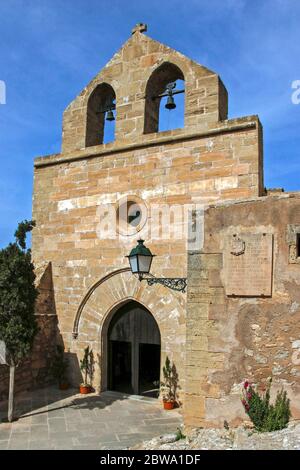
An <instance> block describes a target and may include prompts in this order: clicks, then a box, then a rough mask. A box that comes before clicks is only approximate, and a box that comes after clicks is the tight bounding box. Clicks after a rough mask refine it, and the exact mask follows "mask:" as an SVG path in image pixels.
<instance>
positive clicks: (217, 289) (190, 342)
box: [185, 193, 300, 426]
mask: <svg viewBox="0 0 300 470" xmlns="http://www.w3.org/2000/svg"><path fill="white" fill-rule="evenodd" d="M299 222H300V195H299V194H297V193H296V194H284V193H282V194H281V195H277V196H275V195H274V196H268V197H263V198H259V199H256V200H252V201H244V202H243V201H239V202H236V203H227V204H226V203H220V204H219V205H216V206H212V207H209V208H208V209H207V210H206V213H205V219H204V223H205V244H204V248H203V250H202V251H201V252H191V253H189V256H188V258H189V262H188V286H189V287H188V299H187V302H188V303H187V362H186V371H187V374H186V392H187V393H186V397H185V406H186V408H185V416H186V423H187V424H188V425H206V426H215V425H217V426H222V425H223V422H224V420H225V419H226V420H227V421H228V422H229V423H230V424H231V425H237V424H239V423H240V422H241V421H242V420H244V419H245V418H246V415H245V414H244V411H243V408H242V405H241V403H240V392H241V384H242V382H243V380H244V379H248V380H250V381H251V382H253V383H257V384H258V385H259V387H262V388H263V387H264V386H265V385H266V381H267V378H268V377H270V376H272V377H273V391H274V392H275V391H276V390H277V389H278V388H279V387H281V386H283V387H284V388H285V389H286V390H287V392H288V396H289V398H290V399H291V409H292V416H293V417H294V418H298V419H299V417H300V406H299V403H300V359H299V358H300V326H299V325H300V296H299V292H300V289H299V286H300V269H299V263H298V262H297V259H296V261H295V259H291V258H290V251H291V247H292V246H293V244H295V243H296V242H295V240H296V232H297V230H298V232H297V233H299V232H300V225H299ZM253 235H255V238H254V240H255V244H256V246H254V248H253V247H251V238H253ZM292 235H293V236H292ZM266 236H268V237H269V240H270V241H269V242H268V243H270V249H271V252H272V256H271V259H270V257H269V253H268V250H266V249H265V248H262V249H261V250H260V249H259V246H258V245H260V244H261V246H264V244H265V241H264V240H265V238H266ZM228 240H229V241H230V240H234V241H232V242H231V245H229V246H228V243H227V242H228ZM262 240H263V241H262ZM243 243H245V245H243ZM252 249H254V252H253V253H255V255H254V254H252V252H251V250H252ZM238 250H241V251H240V252H239V251H238ZM243 250H244V252H243ZM247 250H248V254H247ZM249 250H250V252H249ZM231 251H232V253H231ZM249 253H250V257H249ZM298 256H299V252H298ZM228 257H229V258H228ZM230 257H231V258H233V262H234V263H235V264H233V265H232V266H236V269H238V270H239V271H238V277H237V276H236V272H235V270H234V269H232V270H230V269H228V259H230ZM243 257H244V259H245V260H247V259H248V261H247V262H246V264H245V265H244V266H243V261H242V259H243ZM246 257H248V258H246ZM238 259H239V260H238ZM298 259H299V258H298ZM238 263H240V266H238ZM230 266H231V265H230ZM269 268H271V269H269ZM255 273H256V277H257V279H258V280H259V282H254V281H253V275H255ZM232 279H234V281H235V284H236V285H235V286H234V284H233V283H232ZM249 283H251V284H250V286H251V287H252V289H253V287H254V288H255V289H256V292H254V291H253V290H252V292H251V293H250V294H249V290H248V288H249V285H248V284H249ZM264 285H266V286H267V287H268V286H269V285H270V286H271V290H270V291H265V293H264V294H263V292H264ZM228 289H230V290H229V291H228Z"/></svg>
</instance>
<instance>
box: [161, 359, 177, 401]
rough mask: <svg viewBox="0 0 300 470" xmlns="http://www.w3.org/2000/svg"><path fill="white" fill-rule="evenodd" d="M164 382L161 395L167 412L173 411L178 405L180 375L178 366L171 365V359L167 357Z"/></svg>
mask: <svg viewBox="0 0 300 470" xmlns="http://www.w3.org/2000/svg"><path fill="white" fill-rule="evenodd" d="M163 376H164V380H163V382H161V384H160V385H161V387H160V390H161V394H162V398H163V404H164V409H165V410H172V409H173V408H174V406H175V404H176V398H177V388H178V374H177V370H176V366H175V364H174V363H173V364H172V365H171V362H170V359H169V358H168V356H167V357H166V362H165V365H164V367H163Z"/></svg>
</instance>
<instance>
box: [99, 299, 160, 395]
mask: <svg viewBox="0 0 300 470" xmlns="http://www.w3.org/2000/svg"><path fill="white" fill-rule="evenodd" d="M114 310H115V312H114V314H113V316H112V317H111V318H108V321H109V325H108V328H104V329H103V335H105V336H106V338H103V340H104V341H103V342H105V343H106V354H105V356H106V362H107V387H108V389H109V390H115V391H119V392H123V393H130V394H132V393H133V394H135V395H143V396H151V397H157V396H158V389H159V381H160V355H161V354H160V353H161V351H160V350H161V341H160V331H159V327H158V325H157V323H156V321H155V318H154V317H153V315H152V314H151V313H150V312H149V310H148V309H146V308H145V307H144V306H143V305H142V304H140V303H139V302H137V301H135V300H129V301H128V302H125V303H122V305H121V306H120V307H119V308H117V309H114ZM105 340H106V341H105Z"/></svg>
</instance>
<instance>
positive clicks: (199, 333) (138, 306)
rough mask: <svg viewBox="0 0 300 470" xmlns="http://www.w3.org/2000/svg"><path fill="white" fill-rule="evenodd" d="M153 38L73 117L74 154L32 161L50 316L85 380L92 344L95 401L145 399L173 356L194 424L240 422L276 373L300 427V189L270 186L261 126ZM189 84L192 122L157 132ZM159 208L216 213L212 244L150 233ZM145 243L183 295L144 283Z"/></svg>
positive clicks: (122, 56)
mask: <svg viewBox="0 0 300 470" xmlns="http://www.w3.org/2000/svg"><path fill="white" fill-rule="evenodd" d="M144 30H145V27H144V26H141V25H140V26H138V27H136V28H135V29H134V30H133V34H132V36H131V37H130V38H129V40H128V41H127V42H126V43H125V44H124V45H123V47H122V48H121V49H120V50H119V51H118V52H117V53H116V54H115V55H114V56H113V58H112V59H111V60H110V62H109V63H108V64H107V65H106V66H105V67H104V68H103V69H102V70H101V71H100V73H99V74H98V75H97V76H96V77H95V78H94V79H93V80H92V81H91V82H90V83H89V84H88V85H87V86H86V88H84V90H83V91H82V92H81V93H80V95H79V96H77V97H76V98H75V99H74V101H72V103H70V105H69V106H68V107H67V109H66V110H65V112H64V116H63V135H62V151H61V153H60V154H56V155H50V156H45V157H39V158H37V159H36V160H35V164H34V167H35V168H34V198H33V218H34V219H35V220H36V224H37V226H36V228H35V229H34V232H33V240H32V250H33V258H34V262H35V265H36V266H37V267H38V270H39V271H40V272H41V275H40V278H41V279H42V281H43V279H44V284H43V283H42V281H41V284H40V291H41V296H40V300H39V302H38V306H37V315H38V316H41V317H44V316H51V315H52V316H53V315H55V318H57V340H58V339H59V341H62V342H63V344H64V347H65V351H66V355H67V357H68V358H69V364H70V366H69V374H70V377H69V380H70V381H71V383H72V384H74V385H78V383H79V382H80V372H79V360H80V358H81V357H82V355H83V350H84V348H85V347H86V346H87V345H89V346H90V347H91V348H92V349H93V352H94V356H95V360H96V364H95V375H94V380H93V385H94V387H95V389H96V390H98V391H102V390H106V389H110V388H113V389H118V387H122V386H124V387H125V388H126V387H127V389H128V393H143V390H144V389H145V387H146V385H147V384H146V385H145V383H144V382H147V380H150V379H151V377H152V375H153V374H154V368H155V367H157V368H158V371H160V370H161V367H162V365H163V363H164V360H165V358H166V356H168V357H169V358H170V359H171V360H172V361H173V362H174V364H175V365H176V368H177V372H178V377H179V385H180V393H179V395H180V401H181V403H182V410H183V414H184V418H185V422H186V424H187V425H188V426H197V425H202V426H203V425H205V426H223V422H224V420H225V419H226V420H227V421H228V422H229V424H231V425H235V424H238V423H240V422H241V421H242V420H243V419H245V414H244V411H243V409H242V406H241V404H240V399H239V393H240V387H241V383H242V382H243V380H244V379H245V378H248V379H249V380H252V381H253V382H257V383H259V384H262V383H264V381H265V380H266V379H267V377H269V376H270V375H272V376H273V378H274V387H275V388H276V387H277V386H282V385H283V386H284V387H285V388H286V389H287V391H288V394H289V396H290V398H291V403H292V412H293V416H295V417H298V418H299V416H300V405H299V389H300V326H299V319H300V289H299V287H300V249H299V246H300V242H299V240H300V195H299V194H297V193H291V194H287V193H284V192H280V191H279V192H276V191H273V192H272V191H269V192H266V190H265V188H264V181H263V143H262V127H261V124H260V121H259V119H258V117H257V116H247V117H242V118H237V119H230V120H228V117H227V91H226V89H225V87H224V85H223V83H222V81H221V79H220V77H219V76H218V75H217V74H216V73H214V72H212V71H211V70H208V69H207V68H205V67H203V66H202V65H199V64H197V63H195V62H193V61H192V60H190V59H188V58H186V57H184V56H183V55H182V54H180V53H179V52H177V51H174V50H173V49H171V48H170V47H167V46H165V45H163V44H161V43H159V42H157V41H155V40H153V39H151V38H149V37H148V36H147V35H145V34H144ZM176 80H184V96H185V106H184V128H180V129H174V130H171V131H164V132H158V129H159V127H158V126H159V106H160V99H161V98H160V97H159V95H160V94H162V93H163V92H164V91H165V89H166V85H167V84H169V83H170V82H174V81H176ZM157 97H158V98H157ZM114 102H115V109H114V110H113V111H114V113H115V118H116V121H115V140H114V141H113V142H111V143H108V144H104V143H102V142H103V135H104V126H105V113H103V112H101V110H103V109H106V108H105V106H107V103H114ZM126 198H127V199H126ZM124 201H126V202H124ZM124 204H125V216H123V218H122V216H121V217H120V220H119V221H117V223H116V224H117V225H116V227H115V228H116V230H115V231H116V234H117V235H116V236H115V237H113V236H111V237H106V238H103V237H102V236H101V230H100V229H99V223H100V222H101V220H100V219H101V216H103V215H105V214H106V213H105V210H107V211H108V212H109V209H110V208H113V209H114V210H115V212H116V213H119V212H121V209H122V207H123V206H124ZM153 205H154V206H155V205H156V206H158V207H160V206H161V205H163V207H164V208H165V207H170V206H172V207H173V206H174V207H176V208H178V207H181V208H183V207H185V206H188V207H193V205H196V206H197V207H199V205H200V206H201V207H204V213H203V227H204V237H203V244H202V245H201V246H199V247H197V246H196V247H192V248H191V247H190V246H189V245H188V244H187V237H186V236H182V237H181V238H180V237H178V238H176V237H172V236H170V237H167V238H164V236H163V235H162V234H161V236H156V237H151V236H150V235H147V234H148V233H149V232H147V229H149V225H150V224H151V223H152V225H153V224H156V222H155V220H154V216H153V213H152V212H151V210H150V209H151V208H152V207H153ZM132 206H134V207H138V208H139V209H140V210H139V215H140V218H138V220H137V222H136V223H135V224H134V223H132V220H133V219H134V217H133V219H132V218H130V217H129V216H130V207H132ZM123 208H124V207H123ZM140 212H141V213H142V214H140ZM128 214H129V215H128ZM135 215H136V214H135ZM186 223H187V222H186V220H185V219H184V220H183V219H182V220H181V221H180V222H178V225H180V224H182V225H184V224H186ZM126 229H127V231H126ZM112 232H113V230H112ZM183 232H184V231H183ZM145 233H146V237H147V238H146V237H145V240H146V241H145V244H146V245H147V246H148V247H149V248H150V249H151V251H152V253H155V254H156V257H155V258H154V261H153V264H152V267H151V273H152V274H153V275H155V276H156V277H170V278H172V277H176V278H177V277H181V278H187V292H186V293H182V292H177V291H174V290H171V289H169V288H167V287H165V286H163V285H160V284H155V285H152V286H149V285H148V284H147V282H145V281H141V282H140V281H139V279H138V278H137V277H136V276H134V275H133V274H132V273H131V271H130V269H129V265H128V260H127V258H126V255H128V254H129V252H130V250H131V249H132V248H133V247H134V246H135V245H136V242H137V239H138V238H141V237H143V235H144V234H145ZM158 233H160V232H159V231H158ZM45 273H46V274H45ZM45 279H46V281H45ZM45 282H46V283H45ZM51 341H52V342H53V341H55V340H54V338H53V336H52V337H51ZM117 343H118V344H117ZM41 354H42V353H41ZM48 359H49V358H48ZM46 364H47V361H46V362H45V363H44V364H43V366H44V367H46ZM154 364H156V366H155V365H154ZM145 371H146V372H147V373H146V372H145ZM122 374H123V375H122ZM147 374H148V375H147ZM151 374H152V375H151ZM153 377H154V375H153ZM158 378H159V372H158ZM121 382H122V383H121ZM148 385H149V384H148ZM130 387H131V388H130ZM143 387H144V388H143ZM146 388H147V387H146ZM124 390H125V389H124ZM125 391H126V390H125Z"/></svg>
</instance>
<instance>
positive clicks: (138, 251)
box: [127, 240, 155, 281]
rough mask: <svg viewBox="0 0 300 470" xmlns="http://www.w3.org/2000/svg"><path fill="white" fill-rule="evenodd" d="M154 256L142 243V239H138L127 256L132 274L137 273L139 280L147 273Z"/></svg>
mask: <svg viewBox="0 0 300 470" xmlns="http://www.w3.org/2000/svg"><path fill="white" fill-rule="evenodd" d="M154 256H155V255H153V254H152V253H151V251H150V250H149V248H147V247H146V246H145V245H144V240H138V244H137V246H136V247H135V248H133V249H132V250H131V252H130V254H129V256H128V257H127V258H128V259H129V264H130V268H131V272H132V274H138V276H139V280H140V281H141V280H142V279H143V275H144V274H149V272H150V268H151V264H152V260H153V258H154Z"/></svg>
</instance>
